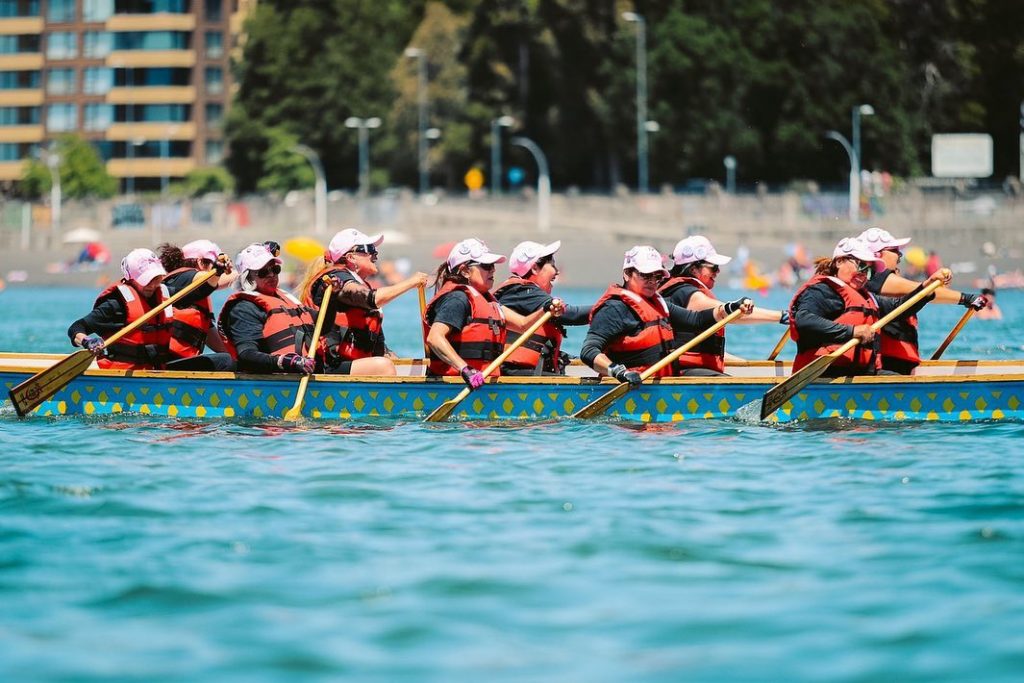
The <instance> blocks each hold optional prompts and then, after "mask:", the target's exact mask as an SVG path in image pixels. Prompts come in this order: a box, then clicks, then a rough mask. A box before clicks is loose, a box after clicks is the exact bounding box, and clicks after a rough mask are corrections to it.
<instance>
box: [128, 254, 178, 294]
mask: <svg viewBox="0 0 1024 683" xmlns="http://www.w3.org/2000/svg"><path fill="white" fill-rule="evenodd" d="M121 274H122V275H124V279H125V280H135V281H136V282H138V283H139V284H140V285H142V286H143V287H145V286H146V285H148V284H149V283H150V282H152V281H153V278H155V277H158V276H161V275H167V271H166V270H164V265H163V264H162V263H160V259H158V258H157V256H156V254H154V253H153V252H152V251H150V250H149V249H133V250H132V251H130V252H128V255H127V256H125V257H124V258H123V259H122V260H121Z"/></svg>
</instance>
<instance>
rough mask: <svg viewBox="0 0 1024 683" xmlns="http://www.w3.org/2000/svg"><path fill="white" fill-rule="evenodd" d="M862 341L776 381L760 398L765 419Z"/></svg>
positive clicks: (909, 303) (900, 309) (899, 310)
mask: <svg viewBox="0 0 1024 683" xmlns="http://www.w3.org/2000/svg"><path fill="white" fill-rule="evenodd" d="M942 284H943V283H942V281H941V280H935V281H933V282H932V283H931V284H929V285H927V286H926V287H925V288H924V289H922V290H921V291H920V292H918V293H917V294H915V295H914V296H912V297H910V298H909V299H907V300H906V301H905V302H903V303H902V304H900V305H899V306H897V307H896V309H895V310H893V311H892V312H891V313H889V314H888V315H886V316H885V317H883V318H882V319H880V320H877V321H875V322H874V323H872V324H871V329H872V330H874V331H875V332H878V331H879V330H880V329H882V328H883V327H885V326H886V325H888V324H889V323H891V322H892V321H893V320H895V319H896V318H898V317H900V316H901V315H903V314H904V313H905V312H906V311H907V310H908V309H909V308H911V307H913V306H914V305H915V304H916V303H917V302H918V301H920V300H921V299H923V298H924V297H926V296H928V295H929V294H931V293H932V292H934V291H935V290H936V289H938V288H939V287H941V286H942ZM858 344H860V339H857V338H856V337H854V338H853V339H851V340H850V341H848V342H846V343H845V344H843V345H842V346H840V347H839V348H838V349H836V350H835V351H833V352H832V353H830V354H828V355H827V356H819V357H818V358H815V359H814V360H813V361H811V362H810V363H808V364H807V365H805V366H804V367H802V368H800V369H799V370H797V371H796V372H795V373H793V374H792V375H790V376H789V377H788V378H787V379H786V380H785V381H783V382H780V383H779V384H776V385H775V386H773V387H772V388H771V389H769V390H768V391H766V392H765V394H764V398H763V399H761V419H762V420H763V419H765V418H766V417H768V416H769V415H771V414H772V413H774V412H775V411H776V410H778V409H779V408H780V407H781V406H782V404H784V403H785V402H786V401H788V400H789V399H791V398H793V397H794V396H796V394H797V393H798V392H799V391H800V390H801V389H803V388H804V387H805V386H807V385H808V384H810V383H811V382H813V381H814V380H816V379H818V378H819V377H821V375H822V373H824V372H825V370H827V369H828V366H830V365H832V363H833V362H834V361H835V360H836V359H837V358H839V357H841V356H842V355H843V354H845V353H846V352H847V351H849V350H850V349H852V348H853V347H855V346H857V345H858Z"/></svg>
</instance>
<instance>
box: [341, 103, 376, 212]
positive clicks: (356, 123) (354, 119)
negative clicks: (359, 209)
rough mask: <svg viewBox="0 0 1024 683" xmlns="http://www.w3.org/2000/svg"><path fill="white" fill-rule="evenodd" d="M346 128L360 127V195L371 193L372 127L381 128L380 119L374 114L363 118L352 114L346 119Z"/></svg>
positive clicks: (365, 195) (364, 195)
mask: <svg viewBox="0 0 1024 683" xmlns="http://www.w3.org/2000/svg"><path fill="white" fill-rule="evenodd" d="M345 127H346V128H358V129H359V196H360V197H367V196H369V194H370V132H369V131H370V129H371V128H380V119H379V118H377V117H376V116H373V117H371V118H368V119H362V118H359V117H358V116H350V117H348V118H347V119H345Z"/></svg>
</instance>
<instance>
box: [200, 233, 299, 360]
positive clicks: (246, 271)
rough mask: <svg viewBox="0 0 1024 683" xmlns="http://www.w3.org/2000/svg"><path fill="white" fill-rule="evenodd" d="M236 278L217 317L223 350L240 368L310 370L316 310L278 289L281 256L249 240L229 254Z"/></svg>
mask: <svg viewBox="0 0 1024 683" xmlns="http://www.w3.org/2000/svg"><path fill="white" fill-rule="evenodd" d="M235 267H236V269H237V270H238V279H237V280H235V283H234V288H235V291H234V293H232V294H231V296H229V297H228V300H227V301H226V302H225V303H224V307H223V308H222V309H221V312H220V316H219V317H218V319H217V327H218V329H219V330H220V332H221V334H223V335H224V338H225V340H226V342H227V348H228V351H229V353H230V354H231V356H232V357H233V358H235V359H236V360H237V361H238V369H239V370H242V371H243V372H257V373H268V372H291V373H300V374H301V373H305V374H312V373H313V371H314V370H315V369H316V361H315V360H314V359H313V358H310V357H307V356H306V354H307V351H308V348H309V339H310V337H311V336H312V334H313V326H314V316H315V315H316V312H317V311H316V309H311V308H308V307H306V306H303V305H302V302H300V301H299V300H298V299H296V298H295V297H294V296H292V295H291V294H289V293H288V292H286V291H284V290H283V289H280V288H279V287H278V284H279V277H280V275H281V259H279V258H277V257H276V256H274V255H273V253H272V252H271V251H270V250H269V249H268V248H267V247H266V245H264V244H250V245H249V246H247V247H246V248H245V249H243V250H242V251H241V252H239V254H238V256H237V257H236V258H235Z"/></svg>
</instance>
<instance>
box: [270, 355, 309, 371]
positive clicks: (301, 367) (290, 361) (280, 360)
mask: <svg viewBox="0 0 1024 683" xmlns="http://www.w3.org/2000/svg"><path fill="white" fill-rule="evenodd" d="M277 367H279V368H281V369H282V370H284V371H285V372H298V373H302V374H305V375H312V374H313V370H315V369H316V361H314V360H313V359H312V358H307V357H306V356H300V355H299V354H297V353H286V354H284V355H283V356H278V357H277Z"/></svg>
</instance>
